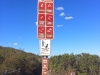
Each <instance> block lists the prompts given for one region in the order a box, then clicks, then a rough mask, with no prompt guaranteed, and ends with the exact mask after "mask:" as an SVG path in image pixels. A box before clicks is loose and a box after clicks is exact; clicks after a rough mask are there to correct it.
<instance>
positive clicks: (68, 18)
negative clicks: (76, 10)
mask: <svg viewBox="0 0 100 75" xmlns="http://www.w3.org/2000/svg"><path fill="white" fill-rule="evenodd" d="M65 19H66V20H70V19H73V17H72V16H69V17H65Z"/></svg>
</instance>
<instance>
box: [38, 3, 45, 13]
mask: <svg viewBox="0 0 100 75" xmlns="http://www.w3.org/2000/svg"><path fill="white" fill-rule="evenodd" d="M38 12H39V13H45V2H38Z"/></svg>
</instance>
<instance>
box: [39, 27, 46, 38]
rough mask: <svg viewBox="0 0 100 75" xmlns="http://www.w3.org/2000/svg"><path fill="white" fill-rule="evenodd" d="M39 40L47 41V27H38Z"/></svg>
mask: <svg viewBox="0 0 100 75" xmlns="http://www.w3.org/2000/svg"><path fill="white" fill-rule="evenodd" d="M38 39H45V27H42V26H38Z"/></svg>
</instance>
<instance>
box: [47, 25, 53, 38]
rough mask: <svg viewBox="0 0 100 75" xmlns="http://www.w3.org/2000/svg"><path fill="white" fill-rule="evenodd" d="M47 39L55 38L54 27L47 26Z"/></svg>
mask: <svg viewBox="0 0 100 75" xmlns="http://www.w3.org/2000/svg"><path fill="white" fill-rule="evenodd" d="M46 39H53V27H46Z"/></svg>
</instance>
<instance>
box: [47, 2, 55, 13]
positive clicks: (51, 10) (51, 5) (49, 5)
mask: <svg viewBox="0 0 100 75" xmlns="http://www.w3.org/2000/svg"><path fill="white" fill-rule="evenodd" d="M46 13H51V14H53V3H46Z"/></svg>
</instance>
